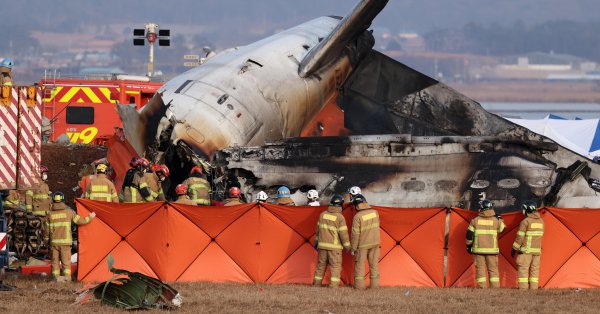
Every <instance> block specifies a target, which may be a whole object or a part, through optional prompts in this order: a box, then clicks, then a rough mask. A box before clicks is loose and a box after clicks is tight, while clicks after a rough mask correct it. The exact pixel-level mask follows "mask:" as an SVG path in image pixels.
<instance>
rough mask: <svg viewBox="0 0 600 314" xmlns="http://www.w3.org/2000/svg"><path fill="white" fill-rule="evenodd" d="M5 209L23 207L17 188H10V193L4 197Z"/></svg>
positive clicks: (3, 204)
mask: <svg viewBox="0 0 600 314" xmlns="http://www.w3.org/2000/svg"><path fill="white" fill-rule="evenodd" d="M2 206H3V207H4V210H5V211H6V210H7V209H10V210H16V209H19V208H21V196H20V195H19V192H18V191H17V190H8V195H6V196H4V197H2Z"/></svg>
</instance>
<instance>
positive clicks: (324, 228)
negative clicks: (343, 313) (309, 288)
mask: <svg viewBox="0 0 600 314" xmlns="http://www.w3.org/2000/svg"><path fill="white" fill-rule="evenodd" d="M343 204H344V198H343V197H342V196H341V195H337V194H336V195H334V196H333V197H332V198H331V201H330V203H329V207H328V208H327V210H326V211H324V212H322V213H321V215H320V216H319V221H318V222H317V233H316V235H315V247H316V249H317V252H318V253H317V256H318V257H317V268H316V269H315V276H314V277H313V286H319V287H320V286H321V285H322V284H323V276H324V275H325V271H326V268H327V265H329V271H330V272H331V279H330V284H329V287H331V288H337V287H338V286H339V285H340V273H341V272H342V248H345V249H346V250H350V239H349V238H348V226H347V225H346V219H345V218H344V216H343V215H342V205H343Z"/></svg>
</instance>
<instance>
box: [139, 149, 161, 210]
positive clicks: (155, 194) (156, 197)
mask: <svg viewBox="0 0 600 314" xmlns="http://www.w3.org/2000/svg"><path fill="white" fill-rule="evenodd" d="M142 167H143V168H144V180H146V183H147V184H148V189H149V190H150V196H151V197H152V201H164V200H165V194H164V193H163V190H162V185H161V184H160V180H159V178H158V175H157V174H156V170H157V169H158V167H160V165H154V166H152V167H150V162H149V161H148V160H147V159H145V158H142Z"/></svg>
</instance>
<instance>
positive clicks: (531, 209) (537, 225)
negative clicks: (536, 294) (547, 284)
mask: <svg viewBox="0 0 600 314" xmlns="http://www.w3.org/2000/svg"><path fill="white" fill-rule="evenodd" d="M522 209H523V214H524V215H525V219H523V220H522V221H521V224H519V231H517V238H516V239H515V242H514V243H513V248H512V250H511V252H510V255H511V256H512V257H515V255H516V254H518V256H517V273H518V278H519V279H518V283H519V289H527V288H529V289H532V290H535V289H537V288H538V278H539V277H538V276H539V273H540V258H541V255H542V238H543V236H544V220H542V217H541V216H540V213H539V212H538V210H537V208H536V204H535V202H534V201H525V203H524V204H523V206H522Z"/></svg>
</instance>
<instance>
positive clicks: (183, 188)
mask: <svg viewBox="0 0 600 314" xmlns="http://www.w3.org/2000/svg"><path fill="white" fill-rule="evenodd" d="M187 190H188V187H187V185H185V184H183V183H182V184H178V185H177V186H176V187H175V194H177V195H185V194H187Z"/></svg>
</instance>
